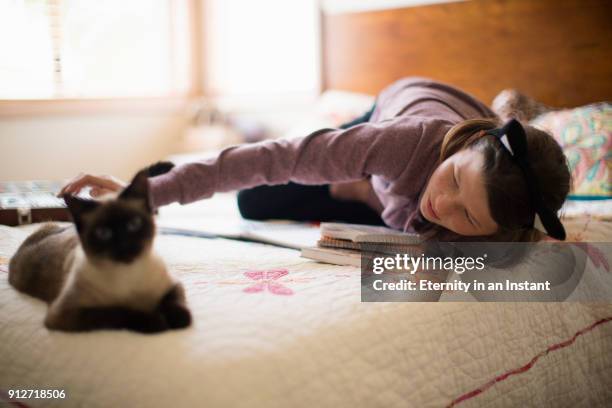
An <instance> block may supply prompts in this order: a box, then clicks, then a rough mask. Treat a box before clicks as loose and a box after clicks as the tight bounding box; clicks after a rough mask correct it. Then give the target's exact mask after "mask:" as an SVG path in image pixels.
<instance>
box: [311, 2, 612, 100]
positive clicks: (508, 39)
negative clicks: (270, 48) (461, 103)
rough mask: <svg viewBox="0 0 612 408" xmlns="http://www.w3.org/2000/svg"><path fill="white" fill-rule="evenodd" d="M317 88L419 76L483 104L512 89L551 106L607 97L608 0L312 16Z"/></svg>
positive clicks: (370, 85) (365, 88)
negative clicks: (318, 55) (318, 48)
mask: <svg viewBox="0 0 612 408" xmlns="http://www.w3.org/2000/svg"><path fill="white" fill-rule="evenodd" d="M322 21H323V31H322V39H323V44H322V49H323V58H322V64H323V67H322V70H323V78H322V82H323V88H324V89H332V88H333V89H345V90H351V91H357V92H366V93H370V94H376V93H378V92H379V91H380V90H381V89H382V88H383V87H384V86H386V85H387V84H389V83H391V82H393V81H394V80H396V79H398V78H400V77H403V76H410V75H417V76H427V77H431V78H434V79H438V80H441V81H444V82H448V83H451V84H454V85H457V86H459V87H460V88H462V89H465V90H466V91H468V92H470V93H472V94H474V95H476V96H477V97H479V98H480V99H481V100H482V101H484V102H486V103H490V102H491V100H492V99H493V97H494V96H495V95H496V94H497V93H498V92H499V91H500V90H502V89H504V88H517V89H519V90H520V91H522V92H524V93H526V94H528V95H530V96H532V97H534V98H535V99H537V100H539V101H541V102H544V103H546V104H549V105H552V106H558V107H569V106H578V105H582V104H585V103H589V102H595V101H603V100H612V23H611V22H612V1H610V0H538V1H533V0H472V1H466V2H456V3H445V4H435V5H427V6H418V7H406V8H399V9H392V10H384V11H373V12H370V11H368V12H360V13H343V14H329V15H326V14H325V13H324V14H323V16H322Z"/></svg>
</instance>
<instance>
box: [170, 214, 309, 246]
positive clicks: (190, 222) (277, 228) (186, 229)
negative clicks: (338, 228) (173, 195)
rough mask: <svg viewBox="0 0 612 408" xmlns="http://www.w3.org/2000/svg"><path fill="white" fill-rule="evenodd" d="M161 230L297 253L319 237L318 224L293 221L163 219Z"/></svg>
mask: <svg viewBox="0 0 612 408" xmlns="http://www.w3.org/2000/svg"><path fill="white" fill-rule="evenodd" d="M158 229H159V231H160V233H162V234H176V235H188V236H194V237H202V238H228V239H238V240H242V241H253V242H261V243H264V244H270V245H276V246H280V247H284V248H291V249H297V250H300V249H302V248H306V247H310V246H313V245H316V242H317V239H318V238H319V226H318V225H317V224H314V223H305V222H292V221H248V220H240V219H236V220H220V222H217V223H215V222H214V220H211V219H205V220H194V219H184V220H170V221H168V220H161V221H159V222H158Z"/></svg>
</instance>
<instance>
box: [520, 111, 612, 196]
mask: <svg viewBox="0 0 612 408" xmlns="http://www.w3.org/2000/svg"><path fill="white" fill-rule="evenodd" d="M531 125H533V126H535V127H538V128H540V129H543V130H546V131H548V132H549V133H551V134H552V135H553V136H554V137H555V139H557V141H558V142H559V144H560V145H561V146H562V147H563V151H564V152H565V155H566V156H567V159H568V161H569V165H570V169H571V172H572V177H573V186H572V190H571V192H570V194H571V196H572V197H570V198H576V199H602V198H612V181H611V179H610V178H611V177H612V104H611V103H607V102H602V103H596V104H592V105H586V106H582V107H580V108H575V109H565V110H558V111H552V112H548V113H544V114H542V115H540V116H538V117H537V118H535V119H534V120H532V121H531Z"/></svg>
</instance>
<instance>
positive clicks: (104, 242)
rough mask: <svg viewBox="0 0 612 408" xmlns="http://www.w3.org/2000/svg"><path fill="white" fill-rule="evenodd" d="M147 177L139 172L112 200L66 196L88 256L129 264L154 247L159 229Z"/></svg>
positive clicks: (144, 173)
mask: <svg viewBox="0 0 612 408" xmlns="http://www.w3.org/2000/svg"><path fill="white" fill-rule="evenodd" d="M147 176H148V174H147V171H146V170H144V171H141V172H139V173H138V174H136V176H135V177H134V179H133V180H132V182H131V183H130V184H129V185H128V186H127V187H126V188H125V189H124V190H123V191H122V192H121V193H120V194H119V195H118V197H117V198H115V199H111V200H108V201H94V200H87V199H83V198H79V197H75V196H71V195H66V196H64V201H65V202H66V205H67V206H68V210H69V211H70V214H71V215H72V219H73V221H74V224H75V226H76V229H77V231H78V233H79V238H80V240H81V244H82V245H83V249H84V250H85V253H86V254H87V255H88V256H90V257H95V258H107V259H110V260H112V261H115V262H123V263H129V262H131V261H133V260H134V259H135V258H137V257H138V256H139V255H140V254H141V253H142V252H143V250H145V249H146V248H148V247H149V246H150V244H151V242H152V238H153V235H154V233H155V226H154V223H153V214H152V208H151V204H150V201H149V182H148V177H147Z"/></svg>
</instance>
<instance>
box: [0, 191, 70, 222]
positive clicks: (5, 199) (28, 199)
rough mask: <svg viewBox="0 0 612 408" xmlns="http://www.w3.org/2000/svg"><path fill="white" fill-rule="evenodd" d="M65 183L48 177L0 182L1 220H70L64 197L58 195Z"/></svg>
mask: <svg viewBox="0 0 612 408" xmlns="http://www.w3.org/2000/svg"><path fill="white" fill-rule="evenodd" d="M62 185H63V183H62V182H61V181H48V180H37V181H7V182H0V224H2V225H9V226H16V225H22V224H31V223H33V222H43V221H69V220H70V214H69V213H68V210H67V209H66V204H65V203H64V200H62V199H61V198H58V197H56V194H57V192H58V191H59V190H60V188H61V187H62Z"/></svg>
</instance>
